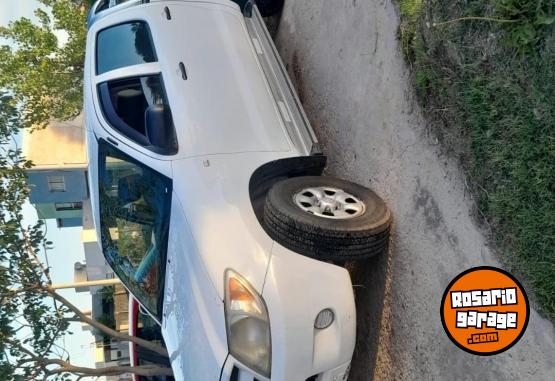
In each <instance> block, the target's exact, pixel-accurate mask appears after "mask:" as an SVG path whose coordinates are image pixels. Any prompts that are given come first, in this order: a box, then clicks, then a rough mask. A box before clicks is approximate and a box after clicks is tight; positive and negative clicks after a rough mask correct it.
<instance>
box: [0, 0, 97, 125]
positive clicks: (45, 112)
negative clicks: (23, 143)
mask: <svg viewBox="0 0 555 381" xmlns="http://www.w3.org/2000/svg"><path fill="white" fill-rule="evenodd" d="M39 1H40V2H41V3H42V5H43V6H44V7H46V8H45V9H46V10H45V9H43V8H41V9H37V10H36V11H35V16H36V18H37V20H38V24H35V23H33V22H32V21H31V20H30V19H27V18H22V19H20V20H17V21H14V22H12V23H10V24H9V25H8V27H0V38H4V39H6V41H7V43H6V44H4V45H3V46H1V47H0V88H2V89H4V90H8V91H9V92H10V93H11V94H12V95H13V97H14V100H15V102H16V103H17V105H18V107H19V108H20V110H21V113H20V114H21V115H20V117H21V124H22V126H23V127H33V128H43V127H45V126H46V125H47V124H48V123H49V122H50V121H52V120H68V119H72V118H73V117H75V116H77V115H78V114H79V113H80V112H81V109H82V105H83V95H82V87H83V63H84V55H85V41H86V35H87V26H86V17H87V9H88V2H86V1H72V0H39ZM57 31H58V33H56V32H57ZM59 31H64V32H59ZM60 33H66V34H67V41H66V42H65V44H63V45H62V44H61V43H60V41H59V39H58V37H57V35H58V36H59V35H60Z"/></svg>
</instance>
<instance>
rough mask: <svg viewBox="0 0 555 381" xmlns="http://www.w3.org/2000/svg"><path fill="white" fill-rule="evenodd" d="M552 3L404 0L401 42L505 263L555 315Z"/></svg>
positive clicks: (428, 108) (427, 106) (417, 84)
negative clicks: (464, 172) (466, 175)
mask: <svg viewBox="0 0 555 381" xmlns="http://www.w3.org/2000/svg"><path fill="white" fill-rule="evenodd" d="M545 3H546V2H542V1H530V0H494V1H492V2H484V1H477V0H474V1H467V2H466V3H464V4H463V3H462V2H460V1H456V0H442V1H439V0H423V1H421V0H400V11H401V17H402V24H401V28H400V37H401V43H402V47H403V52H404V53H405V57H406V59H407V61H408V62H409V64H410V65H411V67H412V69H413V73H414V85H415V88H416V93H417V95H418V99H419V101H420V102H421V104H422V106H423V107H424V109H425V110H426V111H427V114H428V115H431V116H432V117H431V119H432V122H433V124H434V126H435V130H436V133H437V135H438V137H439V138H440V139H441V140H442V141H443V143H444V146H445V147H446V148H447V149H448V151H450V152H451V154H454V155H456V156H458V157H459V158H460V160H461V163H462V164H463V166H464V167H465V168H466V169H467V171H468V176H469V178H470V180H471V181H470V182H471V184H472V185H473V188H474V191H475V193H476V196H477V199H478V209H479V210H480V214H481V215H483V216H484V217H485V220H486V221H487V222H486V223H487V224H488V225H489V226H491V228H492V233H493V234H492V239H493V240H494V241H495V243H496V246H497V251H498V253H499V254H500V256H501V259H502V260H503V262H504V263H505V264H506V265H507V266H508V267H509V268H511V269H512V270H513V271H514V272H515V273H517V274H519V275H522V276H523V277H524V280H525V283H526V284H527V285H529V286H530V288H531V291H533V294H534V295H535V297H536V300H537V301H538V303H539V305H540V307H541V309H542V311H543V312H544V313H545V314H546V315H548V316H550V317H551V318H555V33H554V28H553V26H554V25H553V21H554V20H555V18H553V11H554V9H551V2H547V3H548V4H547V5H546V4H545ZM548 5H549V6H548ZM553 7H554V8H555V5H553ZM482 17H486V18H489V19H494V20H495V21H486V20H483V19H476V18H482ZM449 20H457V21H453V22H449V23H444V22H446V21H449Z"/></svg>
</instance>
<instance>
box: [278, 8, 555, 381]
mask: <svg viewBox="0 0 555 381" xmlns="http://www.w3.org/2000/svg"><path fill="white" fill-rule="evenodd" d="M398 23H399V21H398V15H397V11H396V9H395V6H394V5H393V4H392V3H391V2H390V1H385V0H384V1H378V0H366V1H364V0H326V1H322V0H302V1H301V0H297V1H295V0H286V2H285V8H284V11H283V14H282V17H281V22H280V24H279V28H278V31H277V37H276V43H277V45H278V49H279V51H280V53H281V55H282V57H283V59H284V62H285V63H286V65H287V67H288V70H289V73H290V75H291V77H292V78H293V80H294V82H295V83H296V86H297V89H298V92H299V95H300V97H301V100H302V102H303V104H304V105H305V108H306V111H307V114H308V116H309V119H310V120H311V122H312V123H313V125H314V127H315V129H316V131H317V134H318V135H319V138H320V140H321V142H322V145H323V147H324V150H325V152H326V153H327V155H328V157H329V170H328V172H329V173H330V174H333V175H336V176H339V177H343V178H346V179H351V180H353V181H356V182H359V183H362V184H365V185H366V186H368V187H370V188H372V189H374V190H375V191H376V192H377V193H378V194H380V195H381V196H382V197H383V198H385V199H386V200H387V202H388V204H389V205H390V206H391V208H392V210H393V213H394V216H395V226H394V233H393V237H392V244H391V245H392V247H391V250H390V253H389V255H388V256H384V257H381V258H376V259H373V260H370V261H368V262H367V263H363V264H360V265H358V266H357V267H356V268H354V269H353V282H354V283H355V287H356V296H357V306H358V342H357V349H356V353H355V356H354V359H353V369H352V372H351V377H350V380H352V381H367V380H372V379H374V380H441V379H456V380H475V379H483V380H525V379H528V380H553V379H555V333H554V329H553V326H552V324H551V323H550V322H549V321H547V320H545V319H543V318H541V317H540V316H539V315H538V314H537V312H536V311H534V310H533V311H532V314H531V318H530V323H529V325H528V329H527V331H526V333H525V335H524V337H523V338H522V340H521V341H520V342H519V343H518V344H517V345H515V346H514V347H513V348H512V349H510V350H509V351H507V352H505V353H503V354H500V355H497V356H491V357H479V356H474V355H470V354H467V353H465V352H463V351H461V350H460V349H458V348H457V347H456V346H455V345H454V344H452V343H451V342H450V341H449V339H448V338H447V336H446V335H445V333H444V332H443V329H442V326H441V321H440V316H439V306H440V301H441V296H442V293H443V291H444V288H445V287H446V286H447V284H448V283H449V281H450V280H451V279H452V278H453V277H455V276H456V275H457V274H458V273H460V272H462V271H463V270H466V269H468V268H470V267H473V266H478V265H493V266H500V264H499V262H498V261H497V260H496V257H495V255H494V253H493V252H492V249H491V248H490V247H489V246H488V242H487V240H486V239H485V237H484V234H483V233H482V230H481V228H480V227H479V226H478V225H477V224H476V222H475V219H474V218H473V216H472V214H473V202H474V201H473V200H472V198H471V196H470V194H469V192H468V191H467V186H466V185H465V179H464V176H463V174H462V172H461V170H460V169H459V167H458V166H457V163H456V162H455V161H454V160H452V159H450V158H448V157H446V156H445V155H443V154H442V153H441V147H439V145H438V143H437V140H436V139H435V138H434V137H433V134H431V133H430V131H429V129H428V127H427V125H426V123H425V121H424V120H423V117H422V114H421V111H420V110H419V108H418V106H417V105H416V103H415V100H414V97H413V94H412V91H411V85H410V77H409V71H408V68H407V67H406V65H405V63H404V61H403V57H402V55H401V53H400V50H399V44H398V41H397V37H396V35H397V30H398Z"/></svg>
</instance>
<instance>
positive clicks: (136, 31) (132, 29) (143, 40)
mask: <svg viewBox="0 0 555 381" xmlns="http://www.w3.org/2000/svg"><path fill="white" fill-rule="evenodd" d="M155 61H156V53H155V51H154V47H153V45H152V39H151V37H150V30H149V28H148V24H147V23H146V22H144V21H132V22H128V23H125V24H119V25H115V26H112V27H109V28H106V29H103V30H101V31H100V32H98V35H97V38H96V74H97V75H100V74H103V73H106V72H108V71H111V70H115V69H119V68H122V67H125V66H131V65H138V64H143V63H148V62H155Z"/></svg>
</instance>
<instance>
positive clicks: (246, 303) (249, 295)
mask: <svg viewBox="0 0 555 381" xmlns="http://www.w3.org/2000/svg"><path fill="white" fill-rule="evenodd" d="M225 288H226V289H225V314H226V326H227V343H228V346H229V352H230V353H231V355H232V356H233V357H235V358H236V359H237V360H239V361H241V362H242V363H243V364H245V365H246V366H248V367H250V368H251V369H252V370H254V371H256V372H258V373H260V374H261V375H263V376H265V377H268V378H270V370H271V365H272V363H271V362H272V342H271V339H270V319H269V317H268V310H267V309H266V304H265V303H264V300H263V299H262V297H261V296H260V295H259V294H258V293H257V292H256V291H255V290H254V289H253V287H252V286H251V285H250V284H249V283H248V282H247V281H246V280H245V279H243V278H242V277H241V276H240V275H239V274H237V273H236V272H234V271H232V270H228V271H227V272H226V275H225Z"/></svg>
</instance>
